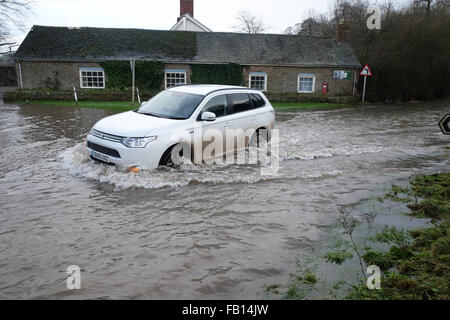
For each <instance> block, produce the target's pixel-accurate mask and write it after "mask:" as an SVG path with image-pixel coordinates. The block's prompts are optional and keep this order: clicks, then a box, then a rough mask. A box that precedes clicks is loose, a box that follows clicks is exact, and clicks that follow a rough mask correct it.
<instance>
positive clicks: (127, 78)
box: [101, 61, 164, 91]
mask: <svg viewBox="0 0 450 320" xmlns="http://www.w3.org/2000/svg"><path fill="white" fill-rule="evenodd" d="M101 65H102V68H103V69H104V70H105V73H106V77H107V81H106V88H108V89H118V90H125V89H126V88H130V87H131V86H132V78H131V66H130V61H104V62H102V63H101ZM135 71H136V78H135V85H136V87H137V88H139V89H140V90H141V91H156V90H159V89H160V88H161V85H162V83H163V80H164V64H163V63H162V62H158V61H136V67H135Z"/></svg>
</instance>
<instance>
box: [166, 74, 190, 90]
mask: <svg viewBox="0 0 450 320" xmlns="http://www.w3.org/2000/svg"><path fill="white" fill-rule="evenodd" d="M165 78H166V80H165V83H166V89H169V88H172V87H175V86H180V85H184V84H186V70H166V77H165Z"/></svg>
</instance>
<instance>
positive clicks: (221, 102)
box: [198, 94, 227, 119]
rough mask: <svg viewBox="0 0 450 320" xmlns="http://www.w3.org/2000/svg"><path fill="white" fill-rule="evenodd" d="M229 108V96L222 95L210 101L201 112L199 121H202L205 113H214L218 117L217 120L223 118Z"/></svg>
mask: <svg viewBox="0 0 450 320" xmlns="http://www.w3.org/2000/svg"><path fill="white" fill-rule="evenodd" d="M226 107H227V96H226V95H224V94H222V95H220V96H217V97H214V98H212V99H211V100H209V101H208V102H207V103H206V105H205V106H204V107H203V110H202V112H200V114H199V116H198V119H201V116H202V113H203V112H206V111H208V112H212V113H214V114H215V115H216V118H220V117H223V116H224V115H225V108H226Z"/></svg>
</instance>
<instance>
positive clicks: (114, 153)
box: [87, 141, 120, 158]
mask: <svg viewBox="0 0 450 320" xmlns="http://www.w3.org/2000/svg"><path fill="white" fill-rule="evenodd" d="M87 146H88V148H90V149H92V150H95V151H97V152H100V153H103V154H107V155H108V156H111V157H114V158H120V154H119V152H118V151H117V150H114V149H111V148H107V147H104V146H101V145H98V144H95V143H92V142H90V141H88V142H87Z"/></svg>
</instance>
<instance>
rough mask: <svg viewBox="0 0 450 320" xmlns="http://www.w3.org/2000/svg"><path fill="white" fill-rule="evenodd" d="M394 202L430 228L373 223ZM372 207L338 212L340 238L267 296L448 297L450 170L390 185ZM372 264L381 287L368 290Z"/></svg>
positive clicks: (301, 262)
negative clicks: (358, 210)
mask: <svg viewBox="0 0 450 320" xmlns="http://www.w3.org/2000/svg"><path fill="white" fill-rule="evenodd" d="M393 202H394V203H393ZM395 203H398V209H399V210H400V211H397V210H396V211H397V212H398V213H399V214H401V212H402V211H401V210H404V209H403V208H407V209H409V212H408V213H405V215H407V216H409V217H411V218H414V220H416V221H417V222H418V223H419V224H418V225H419V226H420V225H423V224H429V226H426V227H424V228H421V229H418V227H414V228H413V229H411V228H409V229H406V230H405V229H402V227H399V226H398V225H399V224H397V227H395V226H387V225H385V226H384V227H383V226H382V225H380V224H379V223H375V220H376V218H377V217H380V216H381V215H382V214H383V213H384V210H385V209H386V208H391V206H392V205H393V204H395ZM373 205H374V207H373V208H367V207H366V208H367V210H369V211H370V213H365V214H362V215H359V218H356V217H355V216H354V215H352V214H351V213H350V212H349V211H347V210H345V209H342V210H341V212H340V215H339V219H338V223H337V226H338V228H337V232H338V233H339V234H340V235H339V234H338V233H336V235H333V236H331V238H329V240H331V242H330V243H329V244H328V245H327V246H328V248H320V247H319V248H317V249H315V250H319V252H321V253H319V254H317V253H316V254H315V255H313V256H312V257H304V258H303V259H301V260H299V259H297V262H296V264H297V267H298V268H299V271H298V274H293V275H291V277H292V280H291V282H290V284H289V286H288V287H285V289H283V288H282V286H280V285H273V286H269V287H267V290H266V293H267V294H269V296H276V297H278V298H284V299H310V298H314V299H330V298H331V299H343V298H344V299H351V300H448V299H450V220H449V205H450V172H447V173H439V174H433V175H424V176H416V177H414V178H412V179H410V181H409V185H408V186H407V187H404V186H398V185H392V187H391V188H390V190H388V192H386V193H385V194H384V195H382V196H381V197H379V198H377V199H374V201H373ZM378 206H379V207H378ZM382 208H385V209H382ZM389 210H390V209H389ZM419 219H422V222H419V221H421V220H419ZM423 219H426V220H423ZM400 225H401V224H400ZM414 225H416V226H417V224H414ZM334 229H336V228H334ZM374 230H377V231H374ZM342 234H343V235H344V238H343V237H342ZM323 250H329V251H328V252H326V251H325V252H324V251H323ZM324 262H326V263H325V264H324ZM373 265H375V266H377V267H378V268H379V270H380V276H381V279H380V289H372V290H371V289H369V288H368V287H367V285H366V283H367V282H368V281H371V280H372V279H371V277H370V276H371V274H366V272H369V271H368V270H367V267H368V266H373ZM305 270H306V271H305ZM317 274H319V275H320V281H319V277H318V276H316V275H317ZM355 275H356V278H355ZM327 277H328V278H329V279H328V280H327ZM355 281H356V283H357V284H356V285H355ZM372 283H373V282H372Z"/></svg>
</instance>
